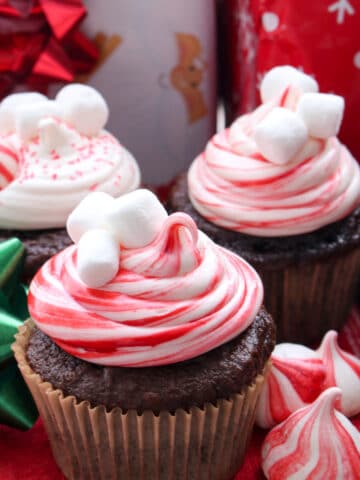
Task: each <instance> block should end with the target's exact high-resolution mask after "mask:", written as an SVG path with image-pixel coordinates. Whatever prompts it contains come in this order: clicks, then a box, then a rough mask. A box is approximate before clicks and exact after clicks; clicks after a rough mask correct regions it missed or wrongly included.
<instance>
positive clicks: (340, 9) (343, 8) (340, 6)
mask: <svg viewBox="0 0 360 480" xmlns="http://www.w3.org/2000/svg"><path fill="white" fill-rule="evenodd" d="M328 12H330V13H336V23H338V24H341V23H344V20H345V16H346V15H354V13H355V8H354V7H353V6H352V5H351V3H350V2H349V1H348V0H338V1H337V2H335V3H332V4H331V5H330V6H329V7H328Z"/></svg>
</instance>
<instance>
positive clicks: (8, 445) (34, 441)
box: [0, 308, 360, 480]
mask: <svg viewBox="0 0 360 480" xmlns="http://www.w3.org/2000/svg"><path fill="white" fill-rule="evenodd" d="M339 344H340V346H341V347H342V348H344V349H346V350H348V351H350V352H352V353H354V354H355V355H357V356H358V357H360V310H359V309H358V308H356V309H354V310H353V311H352V313H351V315H350V318H349V320H348V322H347V324H346V325H345V327H344V328H343V330H342V331H341V332H340V334H339ZM351 420H352V422H353V424H354V425H355V426H356V427H357V428H358V429H359V430H360V414H359V415H357V416H356V417H353V418H352V419H351ZM265 435H266V431H264V430H261V429H260V428H255V430H254V433H253V436H252V439H251V443H250V445H249V449H248V451H247V454H246V457H245V461H244V464H243V466H242V468H241V470H240V471H239V473H238V474H237V475H236V477H235V479H234V480H264V479H265V477H264V475H263V474H262V470H261V460H260V451H261V444H262V442H263V439H264V437H265ZM50 478H51V480H64V478H65V477H64V476H63V475H62V473H61V472H60V470H59V469H58V467H57V465H56V464H55V461H54V459H53V457H52V453H51V450H50V445H49V442H48V439H47V437H46V433H45V430H44V427H43V424H42V422H41V420H38V421H37V423H36V424H35V425H34V427H33V428H32V429H31V430H28V431H27V432H20V431H18V430H15V429H12V428H9V427H5V426H0V479H1V480H19V479H24V480H25V479H26V480H49V479H50Z"/></svg>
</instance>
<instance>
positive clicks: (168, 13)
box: [79, 0, 216, 184]
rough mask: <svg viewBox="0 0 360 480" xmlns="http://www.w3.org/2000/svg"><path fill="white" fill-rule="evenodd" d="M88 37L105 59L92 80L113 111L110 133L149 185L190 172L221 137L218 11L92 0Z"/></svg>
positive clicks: (204, 6)
mask: <svg viewBox="0 0 360 480" xmlns="http://www.w3.org/2000/svg"><path fill="white" fill-rule="evenodd" d="M85 4H86V7H87V9H88V16H87V18H86V20H85V21H84V23H83V31H84V32H85V34H86V35H87V36H88V37H90V38H91V39H94V41H95V43H96V44H97V46H98V48H99V51H100V60H99V62H98V64H97V66H96V68H95V70H94V71H93V72H92V74H91V75H90V76H83V77H81V78H79V79H80V80H83V81H87V82H88V83H89V84H90V85H93V86H94V87H95V88H97V89H99V90H100V91H101V92H102V93H103V94H104V96H105V98H106V100H107V102H108V103H109V107H110V121H109V123H108V127H107V128H108V129H109V130H110V131H111V132H112V133H114V134H115V135H116V136H118V138H119V139H120V141H121V142H122V143H123V144H124V145H125V146H126V148H128V149H129V150H130V151H131V152H132V153H133V154H134V156H135V158H136V159H137V160H138V162H139V165H140V168H141V171H142V175H143V181H144V182H146V183H152V184H162V183H165V182H168V181H170V180H171V179H172V178H173V177H174V175H176V174H177V173H179V172H180V171H183V170H185V169H186V168H187V166H188V165H189V164H190V162H191V161H192V160H193V159H194V157H195V156H196V155H197V154H198V153H199V152H200V151H201V150H202V148H203V147H204V145H205V143H206V141H207V140H208V138H209V137H210V136H211V135H212V134H213V133H214V131H215V110H216V108H215V107H216V105H215V103H216V92H215V87H216V85H215V83H216V82H215V71H216V68H215V61H216V60H215V4H214V2H213V1H210V2H209V1H208V0H197V1H196V2H191V5H187V6H186V8H184V4H183V2H182V1H181V0H177V1H172V2H171V5H170V4H169V2H168V1H167V0H153V1H152V2H143V1H140V0H134V1H132V2H129V1H126V0H116V1H107V2H98V1H96V0H87V1H86V2H85Z"/></svg>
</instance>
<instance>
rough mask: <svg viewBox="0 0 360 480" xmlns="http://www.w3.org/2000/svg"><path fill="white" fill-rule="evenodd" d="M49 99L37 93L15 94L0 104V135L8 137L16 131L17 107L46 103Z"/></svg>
mask: <svg viewBox="0 0 360 480" xmlns="http://www.w3.org/2000/svg"><path fill="white" fill-rule="evenodd" d="M45 101H47V97H45V95H42V94H41V93H37V92H24V93H13V94H12V95H8V96H7V97H5V98H4V100H3V101H2V102H1V103H0V134H2V135H7V134H9V133H12V132H14V131H15V112H16V109H17V107H19V106H23V105H31V104H32V103H38V102H45Z"/></svg>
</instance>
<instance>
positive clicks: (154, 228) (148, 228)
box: [105, 189, 168, 248]
mask: <svg viewBox="0 0 360 480" xmlns="http://www.w3.org/2000/svg"><path fill="white" fill-rule="evenodd" d="M105 216H106V222H107V225H109V228H110V229H111V231H112V232H113V234H114V235H115V236H116V238H117V240H118V241H119V243H120V244H121V246H123V247H125V248H141V247H145V246H146V245H149V243H151V242H152V241H153V240H154V239H155V237H156V236H157V235H158V233H159V232H160V230H161V228H162V226H163V224H164V222H165V220H166V219H167V217H168V214H167V212H166V210H165V208H164V207H163V206H162V205H161V203H160V202H159V200H158V199H157V197H156V196H155V195H154V194H153V193H152V192H150V191H149V190H144V189H140V190H135V191H134V192H131V193H128V194H126V195H123V196H122V197H119V198H117V199H116V200H115V201H114V203H113V205H112V206H111V208H110V209H109V210H108V211H107V212H106V215H105Z"/></svg>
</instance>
